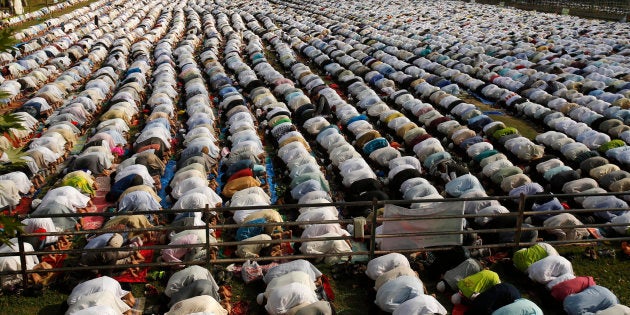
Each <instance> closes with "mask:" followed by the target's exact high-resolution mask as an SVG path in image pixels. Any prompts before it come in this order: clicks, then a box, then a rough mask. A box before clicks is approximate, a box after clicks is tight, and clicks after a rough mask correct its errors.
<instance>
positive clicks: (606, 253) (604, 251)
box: [597, 248, 617, 257]
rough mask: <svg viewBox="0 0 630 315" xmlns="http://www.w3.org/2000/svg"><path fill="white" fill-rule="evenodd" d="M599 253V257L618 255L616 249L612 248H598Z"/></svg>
mask: <svg viewBox="0 0 630 315" xmlns="http://www.w3.org/2000/svg"><path fill="white" fill-rule="evenodd" d="M597 255H599V257H615V256H617V254H616V253H615V251H614V250H612V249H610V248H604V249H600V250H598V251H597Z"/></svg>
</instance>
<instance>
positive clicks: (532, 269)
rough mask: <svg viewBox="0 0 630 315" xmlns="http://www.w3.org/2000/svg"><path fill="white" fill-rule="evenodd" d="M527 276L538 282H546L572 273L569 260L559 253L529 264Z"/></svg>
mask: <svg viewBox="0 0 630 315" xmlns="http://www.w3.org/2000/svg"><path fill="white" fill-rule="evenodd" d="M527 273H528V274H529V278H530V279H532V280H533V281H536V282H538V283H540V284H547V283H548V282H550V281H552V280H554V279H555V278H557V277H559V276H562V275H564V274H567V273H569V274H573V266H572V265H571V262H570V261H568V260H567V259H566V258H564V257H562V256H560V255H553V256H547V257H545V258H543V259H541V260H539V261H537V262H535V263H533V264H531V265H530V266H529V268H528V269H527Z"/></svg>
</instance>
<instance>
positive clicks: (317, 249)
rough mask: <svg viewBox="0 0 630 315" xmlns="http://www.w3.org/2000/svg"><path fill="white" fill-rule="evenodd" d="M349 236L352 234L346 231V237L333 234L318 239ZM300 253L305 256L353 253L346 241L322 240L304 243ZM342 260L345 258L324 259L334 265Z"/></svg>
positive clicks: (332, 257)
mask: <svg viewBox="0 0 630 315" xmlns="http://www.w3.org/2000/svg"><path fill="white" fill-rule="evenodd" d="M344 231H345V230H344ZM349 234H350V233H348V232H347V231H345V233H344V235H341V234H338V233H334V232H332V233H326V234H322V235H319V236H317V237H339V236H345V235H349ZM300 252H302V253H304V254H342V253H352V247H350V245H349V244H348V242H346V241H345V240H321V241H311V242H303V243H302V246H300ZM341 259H343V256H330V257H326V258H324V262H325V263H326V264H332V263H335V262H337V261H339V260H341Z"/></svg>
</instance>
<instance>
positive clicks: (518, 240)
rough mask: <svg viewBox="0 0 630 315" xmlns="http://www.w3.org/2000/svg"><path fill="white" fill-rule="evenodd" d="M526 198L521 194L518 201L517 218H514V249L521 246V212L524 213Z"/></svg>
mask: <svg viewBox="0 0 630 315" xmlns="http://www.w3.org/2000/svg"><path fill="white" fill-rule="evenodd" d="M526 198H527V196H526V195H525V194H524V193H521V195H520V196H519V200H518V217H516V233H515V234H514V242H515V243H516V244H515V245H516V247H519V246H520V245H521V234H522V233H523V231H522V228H523V212H525V199H526Z"/></svg>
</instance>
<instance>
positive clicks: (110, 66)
mask: <svg viewBox="0 0 630 315" xmlns="http://www.w3.org/2000/svg"><path fill="white" fill-rule="evenodd" d="M136 6H137V7H138V8H141V7H142V6H141V5H140V4H137V5H136ZM134 12H136V13H134V14H135V15H137V16H138V17H135V16H134V20H135V21H136V23H134V24H130V26H134V27H135V28H134V31H132V32H130V33H128V34H124V36H121V37H120V40H116V41H114V40H112V39H108V40H107V42H108V43H111V44H112V45H114V44H115V48H113V49H112V51H111V56H110V57H109V58H108V59H107V60H106V61H105V63H104V64H103V67H102V68H101V70H98V71H96V73H95V75H94V76H93V78H92V80H90V81H89V82H88V83H87V85H89V86H88V87H87V88H86V90H84V92H83V93H84V94H81V96H80V97H83V98H84V99H87V100H90V102H92V101H91V98H90V97H94V98H95V100H96V103H99V104H100V103H102V102H104V101H105V95H106V94H111V93H112V91H113V89H114V86H115V84H114V83H111V84H106V83H105V82H107V81H112V77H113V78H118V76H119V72H116V71H114V69H120V68H119V64H118V63H117V62H116V61H115V60H117V59H122V58H124V59H126V57H127V55H128V51H129V49H130V46H131V44H130V42H133V41H134V40H133V39H134V38H137V37H140V36H142V35H143V34H144V32H145V31H144V29H145V28H147V27H148V26H152V25H153V24H154V23H155V21H156V20H157V18H158V16H159V13H160V10H159V9H158V8H154V9H148V8H144V9H142V10H139V11H134ZM110 36H112V35H110ZM127 36H129V37H130V39H129V38H127ZM141 46H142V44H138V45H136V46H133V48H132V49H131V50H132V51H134V52H138V53H139V54H140V55H141V54H142V53H143V48H141ZM116 56H117V57H116ZM139 59H140V58H139ZM103 77H108V78H109V79H107V80H103V79H102V78H103ZM98 82H102V83H103V85H102V86H100V87H99V85H98V84H96V83H98ZM90 83H94V84H90ZM126 89H129V87H128V86H127V87H121V89H120V91H121V94H122V93H123V92H124V91H126ZM95 96H98V97H95ZM91 104H94V102H92V103H91ZM62 123H63V122H59V123H57V124H52V125H51V128H52V127H54V126H56V125H58V124H62ZM82 127H83V128H86V126H82ZM110 140H111V139H110ZM48 143H53V141H50V142H48ZM88 144H89V145H87V146H86V147H85V149H84V151H83V152H82V153H81V154H80V155H79V156H84V155H90V154H91V153H93V155H94V156H96V157H97V158H96V160H97V162H101V163H103V164H102V167H100V168H98V169H89V167H86V168H83V167H81V166H77V164H75V163H73V162H76V160H74V161H72V162H70V164H69V167H68V169H67V170H66V172H67V173H65V174H64V176H63V178H61V180H60V181H59V182H58V183H57V185H56V186H57V187H56V188H53V189H51V190H49V191H48V192H47V193H46V194H45V195H44V196H43V198H41V199H36V200H33V203H32V208H33V209H34V211H33V212H32V213H31V215H33V216H35V218H31V219H27V220H26V221H25V223H26V224H27V228H26V231H28V232H34V233H40V232H41V233H44V232H58V231H63V230H72V229H75V228H77V220H76V218H75V217H55V218H52V219H50V218H48V219H46V218H37V217H45V216H46V215H49V214H75V213H79V212H86V211H88V209H89V208H91V207H93V205H92V201H91V197H92V196H94V195H95V191H96V189H97V187H96V185H95V181H94V177H93V175H94V176H97V175H100V174H101V173H102V172H103V171H104V170H105V169H106V165H107V164H106V163H112V162H113V155H112V152H111V148H113V146H111V145H109V144H108V142H107V141H103V140H100V141H94V142H93V143H92V142H88ZM42 148H44V146H42ZM109 236H110V237H108V238H107V239H104V240H103V243H104V244H107V243H108V242H109V243H110V244H109V245H110V246H112V247H116V246H118V247H120V246H121V245H122V240H121V238H120V237H119V236H120V235H117V237H113V236H112V235H109ZM114 236H115V235H114ZM29 240H31V241H32V244H31V243H28V244H27V243H25V246H26V247H27V251H33V250H34V249H37V250H39V249H42V248H45V247H50V246H53V247H51V248H53V249H68V248H69V242H68V241H67V240H66V238H64V237H59V238H58V239H57V243H56V244H55V243H54V242H55V240H54V238H53V237H48V236H47V237H40V238H38V237H34V238H29ZM51 242H52V244H51ZM8 248H12V247H8ZM112 253H113V254H115V252H112ZM132 254H134V255H136V254H135V253H132ZM59 256H60V255H50V257H49V256H48V255H47V256H45V257H42V259H41V260H42V262H41V263H40V266H27V268H28V269H39V267H42V266H43V268H50V267H51V265H53V264H54V263H56V262H57V261H56V260H55V259H57V258H59ZM33 257H34V258H37V257H36V256H34V255H33ZM15 258H16V257H3V259H4V260H7V261H11V260H14V259H15ZM33 260H35V259H33ZM44 263H46V264H48V265H45V264H44ZM27 264H28V262H27ZM31 265H32V264H31ZM5 266H10V267H7V271H8V270H20V268H21V266H20V263H19V258H17V263H7V264H6V265H5ZM50 274H52V273H50ZM3 280H4V279H3ZM11 285H12V284H11V282H10V281H3V286H11Z"/></svg>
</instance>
